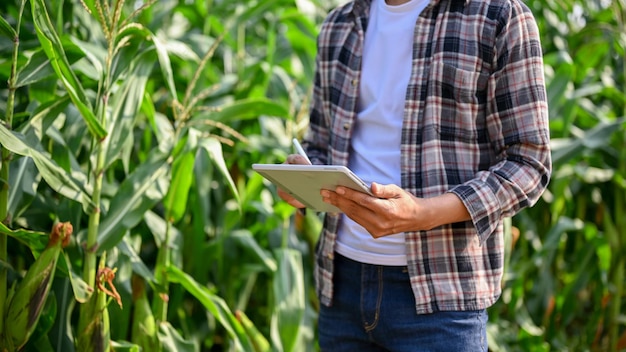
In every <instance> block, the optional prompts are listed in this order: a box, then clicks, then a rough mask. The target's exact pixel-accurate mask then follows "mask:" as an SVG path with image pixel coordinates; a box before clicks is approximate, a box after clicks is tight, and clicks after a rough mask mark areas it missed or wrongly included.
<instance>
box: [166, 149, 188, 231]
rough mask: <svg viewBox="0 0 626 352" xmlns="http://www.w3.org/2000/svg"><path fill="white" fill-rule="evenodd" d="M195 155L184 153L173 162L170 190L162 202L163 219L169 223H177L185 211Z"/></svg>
mask: <svg viewBox="0 0 626 352" xmlns="http://www.w3.org/2000/svg"><path fill="white" fill-rule="evenodd" d="M194 161H195V153H194V152H193V151H189V152H186V153H184V154H182V155H181V156H179V157H178V158H177V159H176V160H174V164H173V165H172V180H171V182H170V188H169V190H168V192H167V195H166V196H165V199H164V200H163V205H164V206H165V214H166V215H165V218H166V220H167V221H169V222H171V223H176V222H178V221H179V220H180V219H181V218H182V217H183V215H184V214H185V210H186V209H187V198H188V196H189V188H190V187H191V183H192V180H193V165H194Z"/></svg>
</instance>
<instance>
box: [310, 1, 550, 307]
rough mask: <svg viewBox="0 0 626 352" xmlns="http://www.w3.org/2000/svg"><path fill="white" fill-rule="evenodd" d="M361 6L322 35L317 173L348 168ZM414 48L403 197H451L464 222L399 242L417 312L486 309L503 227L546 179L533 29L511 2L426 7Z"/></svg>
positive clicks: (321, 261) (328, 234)
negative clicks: (322, 168)
mask: <svg viewBox="0 0 626 352" xmlns="http://www.w3.org/2000/svg"><path fill="white" fill-rule="evenodd" d="M370 3H371V0H355V1H353V2H350V3H347V4H345V5H343V6H341V7H338V8H336V9H335V10H333V11H332V12H331V13H330V14H329V15H328V16H327V18H326V20H325V21H324V23H323V24H322V27H321V31H320V34H319V37H318V53H317V59H316V74H315V82H314V91H313V99H312V103H311V111H310V123H309V130H308V131H307V134H306V136H305V138H304V143H303V144H304V146H305V149H306V150H307V153H308V154H309V156H310V158H311V160H312V162H313V163H314V164H335V165H347V163H348V154H349V150H350V148H349V147H350V136H351V133H352V130H353V126H354V124H355V123H356V116H357V97H358V94H359V79H360V67H361V56H362V52H363V38H364V31H365V30H366V28H367V22H368V16H369V7H370ZM413 37H414V41H413V58H412V63H413V64H412V73H411V78H410V82H409V85H408V87H407V90H406V102H405V111H404V117H403V127H402V141H401V178H402V185H401V186H402V187H403V188H404V189H405V190H406V191H408V192H410V193H412V194H414V195H415V196H417V197H424V198H428V197H434V196H438V195H441V194H443V193H444V192H452V193H454V194H456V195H457V196H458V197H459V198H460V199H461V200H462V202H463V203H464V205H465V206H466V207H467V209H468V211H469V213H470V215H471V219H472V220H471V221H467V222H463V223H455V224H450V225H446V226H441V227H438V228H435V229H432V230H430V231H418V232H407V233H406V234H405V238H406V240H405V241H406V254H407V261H408V270H409V275H410V278H411V285H412V289H413V292H414V295H415V300H416V302H415V304H416V306H415V307H416V311H417V313H418V314H424V313H431V312H436V311H450V310H477V309H483V308H487V307H489V306H490V305H492V304H493V303H494V302H495V301H496V300H497V299H498V297H499V296H500V293H501V280H502V273H503V257H504V246H503V226H502V218H503V217H507V216H513V215H514V214H516V213H517V212H518V211H520V210H521V209H522V208H524V207H527V206H531V205H533V204H534V203H535V202H536V201H537V200H538V198H539V197H540V195H541V194H542V192H543V191H544V190H545V188H546V187H547V184H548V181H549V178H550V173H551V167H552V165H551V159H550V149H549V130H548V109H547V101H546V100H547V98H546V91H545V84H544V76H543V60H542V51H541V45H540V40H539V33H538V29H537V26H536V22H535V20H534V17H533V15H532V13H531V12H530V11H529V9H528V8H527V7H526V6H525V5H524V4H523V3H521V1H520V0H493V1H487V0H466V1H463V0H460V1H459V0H432V1H431V2H430V4H429V5H428V6H427V8H426V9H425V10H424V11H423V12H422V13H421V15H420V16H419V18H418V20H417V22H416V25H415V30H414V36H413ZM340 220H341V217H340V215H338V214H326V216H325V219H324V229H323V233H322V235H321V236H320V240H319V242H318V244H317V248H316V251H317V259H316V269H315V279H316V285H317V290H318V295H319V297H320V300H321V302H322V303H323V304H325V305H331V304H332V293H333V286H332V275H333V256H334V246H335V240H336V237H337V228H338V223H339V221H340Z"/></svg>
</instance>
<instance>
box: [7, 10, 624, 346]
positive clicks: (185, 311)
mask: <svg viewBox="0 0 626 352" xmlns="http://www.w3.org/2000/svg"><path fill="white" fill-rule="evenodd" d="M527 4H528V6H529V7H530V8H531V9H532V11H533V13H534V14H535V16H536V18H537V21H538V24H539V26H540V31H541V34H542V40H543V47H544V55H545V56H544V57H545V74H546V78H547V83H548V95H549V99H550V101H549V103H550V117H551V133H552V139H553V159H554V166H555V167H554V175H553V180H552V182H551V184H550V188H549V190H548V192H546V194H545V195H544V197H543V198H542V199H541V200H540V202H539V203H538V204H537V205H536V206H535V207H533V208H531V209H527V210H525V211H524V212H522V213H521V214H519V215H518V216H516V217H515V218H513V219H512V222H510V223H509V224H512V226H511V227H510V231H509V232H508V234H509V236H508V238H509V239H510V242H511V250H510V251H509V255H508V257H507V273H506V277H505V280H504V282H503V286H504V293H503V296H502V299H501V300H500V301H499V302H498V303H497V304H496V305H495V306H494V307H492V308H491V309H490V311H489V312H490V317H491V318H490V323H489V339H490V341H489V342H490V349H491V350H494V351H562V350H571V351H617V350H623V349H626V314H625V311H626V309H625V308H624V307H626V305H625V302H624V298H625V294H624V281H625V280H626V279H625V276H624V270H625V269H626V259H624V257H623V255H622V254H623V253H625V252H626V233H625V231H626V230H625V229H626V223H625V222H626V216H625V215H624V214H625V211H624V210H625V207H626V181H625V176H626V151H625V150H626V149H625V146H626V125H625V120H624V117H625V116H626V113H625V111H626V81H625V76H626V66H625V64H624V61H625V60H624V59H625V58H626V52H625V50H626V25H625V21H626V3H625V2H624V1H623V0H618V1H596V0H593V1H584V2H583V1H576V0H558V1H557V0H528V1H527ZM334 5H336V2H331V1H323V0H316V1H306V0H299V1H288V0H269V1H266V0H259V1H250V0H246V1H238V2H232V1H220V0H204V1H200V0H197V1H173V0H160V1H154V2H148V3H147V2H142V1H136V2H130V1H123V0H117V1H100V0H85V1H84V2H79V1H62V0H48V1H44V0H32V1H25V0H24V1H21V0H9V1H4V2H2V4H0V18H1V19H0V81H1V82H2V83H1V85H0V112H1V113H2V119H3V124H2V125H1V126H0V144H1V145H2V160H1V161H2V168H1V169H0V181H1V182H2V188H1V189H0V218H2V219H3V222H2V223H3V226H1V227H0V233H1V234H0V263H1V264H2V265H1V266H0V310H1V312H2V314H0V337H1V339H0V343H1V344H2V346H4V348H7V350H11V349H12V348H16V346H19V345H21V344H25V346H24V350H28V351H73V350H79V351H88V350H108V349H110V348H114V349H115V350H130V351H137V350H142V349H143V350H148V351H152V350H164V351H242V350H244V351H268V350H272V351H314V350H317V346H316V336H315V335H316V334H315V321H316V315H317V301H316V299H315V295H314V293H313V289H312V278H311V269H312V250H313V247H314V244H315V241H316V238H317V236H318V231H319V228H320V220H319V218H317V216H316V215H314V214H311V213H308V214H307V215H306V217H303V216H300V215H298V214H295V213H294V211H293V209H291V208H290V207H289V206H287V205H286V204H284V203H282V202H280V201H278V198H277V197H276V194H275V192H274V189H273V187H272V186H271V185H270V184H268V183H267V182H265V181H264V180H263V179H262V178H261V177H260V176H258V175H256V174H255V173H254V172H252V170H251V168H250V165H251V164H252V163H255V162H264V163H273V162H282V160H283V158H284V157H285V156H286V155H287V154H288V153H289V152H290V140H291V138H293V137H298V138H300V137H301V136H302V133H303V131H304V129H305V128H306V123H307V122H306V121H307V108H308V99H309V95H310V88H311V80H312V74H313V69H314V55H315V50H316V49H315V37H316V34H317V30H318V25H319V24H320V22H321V20H322V19H323V18H324V15H325V14H326V13H327V11H328V10H329V9H330V8H332V7H333V6H334ZM59 222H70V223H71V224H72V225H73V229H74V232H73V236H72V241H71V243H70V244H69V245H68V246H67V247H65V249H64V250H63V251H62V253H60V254H56V252H55V255H58V258H59V260H58V262H57V264H56V269H57V270H56V271H55V272H52V273H50V272H44V273H48V274H47V275H48V277H51V278H53V279H54V280H53V282H52V284H51V287H50V289H49V291H45V294H43V295H42V294H39V295H38V294H37V292H39V293H41V292H44V291H36V290H31V289H30V287H36V286H37V285H40V284H41V283H42V282H43V279H30V278H31V276H32V275H31V276H28V275H25V273H26V272H27V271H29V270H30V271H31V272H34V271H35V270H40V267H41V265H40V264H38V265H36V263H37V258H39V257H44V256H43V255H41V253H42V251H43V250H44V248H45V246H46V243H47V242H48V237H47V234H48V233H49V232H50V230H51V228H52V227H53V225H54V224H56V223H59ZM48 255H49V254H46V256H48ZM40 262H41V260H40ZM103 267H107V268H109V269H111V270H113V271H114V273H115V278H114V279H112V280H111V283H112V284H113V285H110V284H109V283H108V282H107V278H106V277H105V276H102V273H103V272H105V271H104V270H102V268H103ZM98 268H100V270H98ZM42 272H43V271H42ZM38 277H42V276H41V275H40V276H38ZM43 277H45V276H43ZM37 280H40V281H37ZM27 281H28V284H29V285H30V286H29V285H26V283H27ZM98 283H100V284H101V285H100V288H98V285H97V284H98ZM39 287H43V286H39ZM113 287H114V288H115V289H116V291H117V292H119V296H120V300H121V303H122V304H121V306H120V305H118V303H116V300H115V299H113V298H112V295H107V294H106V291H105V290H103V289H102V288H104V289H107V291H109V293H113V291H112V288H113ZM16 291H18V292H27V293H28V292H29V291H32V292H30V293H32V299H30V298H29V299H30V301H34V302H38V303H40V304H41V307H42V310H41V312H39V313H38V314H37V316H38V319H36V320H35V321H31V320H26V319H27V315H28V311H24V313H23V314H22V316H23V317H20V318H19V319H18V320H20V319H24V320H23V321H24V322H25V324H26V325H27V326H28V329H25V331H23V333H22V332H14V331H9V329H10V328H9V327H10V325H11V323H13V322H12V321H11V322H10V321H6V320H5V319H7V318H6V316H8V313H7V312H8V311H10V310H11V307H16V306H17V304H18V303H21V302H19V300H18V299H16V298H14V296H12V295H11V292H16ZM113 296H114V295H113ZM29 297H30V296H29ZM94 322H97V323H98V324H95V323H94ZM94 326H97V328H93V327H94ZM94 339H96V340H97V341H103V343H102V344H93V343H90V341H94ZM9 340H10V342H8V341H9ZM16 341H17V342H16ZM0 349H1V348H0Z"/></svg>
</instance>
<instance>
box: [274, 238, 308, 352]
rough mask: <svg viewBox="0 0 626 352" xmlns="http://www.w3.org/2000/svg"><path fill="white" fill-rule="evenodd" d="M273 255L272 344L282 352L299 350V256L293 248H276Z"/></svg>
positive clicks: (301, 299)
mask: <svg viewBox="0 0 626 352" xmlns="http://www.w3.org/2000/svg"><path fill="white" fill-rule="evenodd" d="M274 254H275V257H276V262H277V263H278V270H277V271H276V273H275V277H274V280H273V281H272V282H273V290H274V301H275V302H276V306H275V307H274V314H273V316H272V322H271V324H272V325H271V327H272V329H271V335H272V341H273V342H274V343H275V344H276V345H277V346H278V345H280V346H282V350H283V351H299V350H301V348H298V345H297V344H298V342H299V341H301V336H300V335H301V333H300V331H301V327H302V325H303V324H302V319H303V317H304V310H305V301H304V299H305V296H306V294H305V292H304V272H303V269H302V256H301V254H300V252H298V251H296V250H293V249H277V250H276V251H275V253H274ZM300 347H302V346H300Z"/></svg>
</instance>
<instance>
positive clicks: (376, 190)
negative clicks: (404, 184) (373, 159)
mask: <svg viewBox="0 0 626 352" xmlns="http://www.w3.org/2000/svg"><path fill="white" fill-rule="evenodd" d="M371 189H372V194H374V195H375V196H376V197H378V198H382V199H390V198H399V197H401V196H402V194H403V193H404V191H403V190H402V189H401V188H400V187H398V186H396V185H381V184H379V183H376V182H372V186H371Z"/></svg>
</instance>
